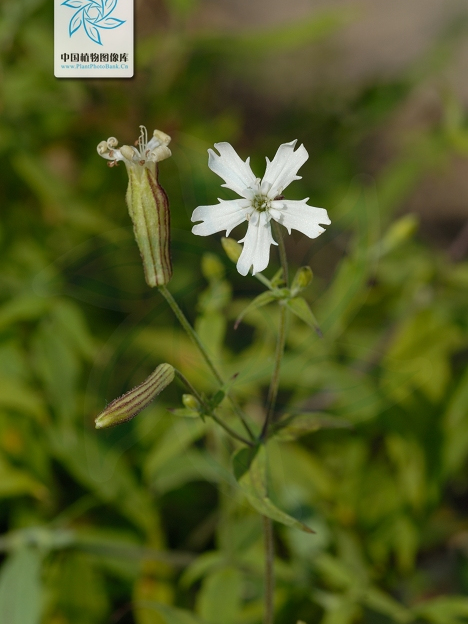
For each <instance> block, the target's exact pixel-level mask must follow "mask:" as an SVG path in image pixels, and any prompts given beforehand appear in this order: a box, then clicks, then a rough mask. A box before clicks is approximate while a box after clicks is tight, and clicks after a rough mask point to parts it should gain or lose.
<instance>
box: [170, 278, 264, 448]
mask: <svg viewBox="0 0 468 624" xmlns="http://www.w3.org/2000/svg"><path fill="white" fill-rule="evenodd" d="M159 292H160V293H161V294H162V295H163V297H164V298H165V299H166V301H167V303H168V304H169V306H170V308H171V310H172V311H173V312H174V314H175V316H176V317H177V320H178V321H179V323H180V324H181V325H182V327H183V328H184V329H185V331H186V332H187V334H188V336H189V337H190V338H191V340H192V341H193V342H194V343H195V345H196V347H197V348H198V350H199V351H200V353H201V354H202V356H203V359H204V360H205V362H206V363H207V365H208V368H209V369H210V370H211V372H212V373H213V375H214V377H215V378H216V380H217V381H218V383H219V384H220V385H221V386H224V379H223V378H222V376H221V374H220V372H219V371H218V369H217V368H216V366H215V365H214V363H213V361H212V359H211V357H210V355H209V353H208V351H207V350H206V348H205V345H204V344H203V343H202V341H201V340H200V338H199V337H198V334H197V332H196V331H195V330H194V329H193V327H192V326H191V325H190V323H189V321H188V320H187V317H186V316H185V314H184V313H183V312H182V310H181V309H180V307H179V305H178V303H177V301H176V300H175V299H174V297H173V296H172V295H171V293H170V292H169V291H168V289H167V288H166V286H159ZM227 397H228V399H229V401H230V402H231V405H232V407H233V409H234V411H235V412H236V414H237V415H238V416H239V418H240V420H241V422H242V424H243V425H244V427H245V430H246V431H247V433H248V435H249V438H250V439H251V440H255V436H254V434H253V432H252V430H251V428H250V426H249V423H248V422H247V420H246V418H245V415H244V413H243V412H242V410H241V408H240V407H239V406H238V405H237V403H236V402H235V401H234V399H233V398H232V397H231V396H230V395H229V393H227Z"/></svg>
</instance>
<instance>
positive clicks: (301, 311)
mask: <svg viewBox="0 0 468 624" xmlns="http://www.w3.org/2000/svg"><path fill="white" fill-rule="evenodd" d="M286 305H287V306H288V308H289V309H290V310H291V312H292V313H293V314H295V315H296V316H297V317H299V318H300V319H301V321H304V323H306V324H307V325H308V326H309V327H311V328H312V329H313V330H314V331H316V332H317V334H318V335H319V336H320V337H321V336H322V331H321V329H320V327H319V325H318V323H317V319H316V318H315V316H314V314H313V312H312V310H311V309H310V308H309V304H308V303H307V301H306V300H305V299H304V298H303V297H294V299H289V300H288V301H287V302H286Z"/></svg>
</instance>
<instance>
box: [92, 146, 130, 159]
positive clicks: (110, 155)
mask: <svg viewBox="0 0 468 624" xmlns="http://www.w3.org/2000/svg"><path fill="white" fill-rule="evenodd" d="M98 154H99V156H102V157H103V158H105V159H106V160H125V159H124V157H123V156H122V154H121V153H120V149H117V148H114V149H110V150H109V151H108V152H106V153H105V154H101V152H98Z"/></svg>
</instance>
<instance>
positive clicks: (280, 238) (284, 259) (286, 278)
mask: <svg viewBox="0 0 468 624" xmlns="http://www.w3.org/2000/svg"><path fill="white" fill-rule="evenodd" d="M270 223H271V224H272V226H273V232H274V234H275V236H276V238H277V242H278V249H279V257H280V262H281V268H282V269H283V279H284V281H285V283H286V288H289V269H288V258H287V256H286V247H285V246H284V239H283V234H282V232H281V228H280V226H279V225H278V223H276V221H273V219H272V220H271V222H270Z"/></svg>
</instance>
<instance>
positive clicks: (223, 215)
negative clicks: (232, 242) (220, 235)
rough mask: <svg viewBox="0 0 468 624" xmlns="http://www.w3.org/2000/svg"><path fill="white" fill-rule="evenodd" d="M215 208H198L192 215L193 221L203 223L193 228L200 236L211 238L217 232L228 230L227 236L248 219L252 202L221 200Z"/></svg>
mask: <svg viewBox="0 0 468 624" xmlns="http://www.w3.org/2000/svg"><path fill="white" fill-rule="evenodd" d="M219 201H220V203H219V204H216V205H215V206H198V208H195V210H194V211H193V214H192V221H203V223H198V224H197V225H194V226H193V228H192V232H193V233H194V234H198V236H209V235H210V234H214V233H215V232H221V231H222V230H226V236H229V232H230V231H231V230H232V229H234V228H235V227H236V226H237V225H239V223H242V221H245V220H246V219H247V215H248V213H249V210H251V208H250V202H249V201H247V200H246V199H232V200H230V201H223V200H221V199H220V200H219Z"/></svg>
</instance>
